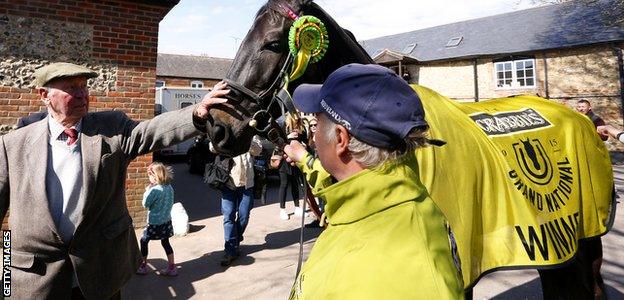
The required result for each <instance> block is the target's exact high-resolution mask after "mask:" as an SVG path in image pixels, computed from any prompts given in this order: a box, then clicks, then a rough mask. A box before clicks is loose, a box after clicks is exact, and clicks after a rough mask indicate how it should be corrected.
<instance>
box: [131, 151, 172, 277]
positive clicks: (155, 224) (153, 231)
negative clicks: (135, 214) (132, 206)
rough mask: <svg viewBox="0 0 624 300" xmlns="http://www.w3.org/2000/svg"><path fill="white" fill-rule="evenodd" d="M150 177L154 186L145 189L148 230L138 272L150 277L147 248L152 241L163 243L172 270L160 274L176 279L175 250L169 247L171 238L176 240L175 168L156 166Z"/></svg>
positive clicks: (144, 234) (142, 242) (149, 167)
mask: <svg viewBox="0 0 624 300" xmlns="http://www.w3.org/2000/svg"><path fill="white" fill-rule="evenodd" d="M147 175H148V176H149V181H150V184H149V185H148V186H147V187H145V193H143V206H144V207H145V208H147V210H148V214H147V226H146V227H145V229H144V230H143V236H142V237H141V254H142V255H143V259H142V261H141V265H140V266H139V269H138V270H137V274H139V275H145V274H147V244H148V243H149V241H150V240H160V243H161V244H162V246H163V248H164V249H165V253H166V254H167V260H168V261H169V266H168V267H167V268H166V269H162V270H160V275H164V276H176V275H178V270H177V269H176V266H175V262H174V259H173V248H171V244H169V238H170V237H171V236H173V226H172V225H171V207H173V188H172V187H171V184H170V183H171V181H172V180H173V172H172V170H171V167H169V166H165V165H163V164H162V163H159V162H155V163H152V164H151V165H149V166H148V167H147Z"/></svg>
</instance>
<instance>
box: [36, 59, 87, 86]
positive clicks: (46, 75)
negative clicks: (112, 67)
mask: <svg viewBox="0 0 624 300" xmlns="http://www.w3.org/2000/svg"><path fill="white" fill-rule="evenodd" d="M75 76H84V77H87V78H93V77H98V73H96V72H94V71H93V70H91V69H89V68H86V67H83V66H79V65H75V64H72V63H66V62H57V63H52V64H49V65H47V66H44V67H41V68H39V69H37V70H36V71H35V85H36V86H37V87H42V86H44V85H46V83H48V82H50V81H51V80H52V79H56V78H63V77H75Z"/></svg>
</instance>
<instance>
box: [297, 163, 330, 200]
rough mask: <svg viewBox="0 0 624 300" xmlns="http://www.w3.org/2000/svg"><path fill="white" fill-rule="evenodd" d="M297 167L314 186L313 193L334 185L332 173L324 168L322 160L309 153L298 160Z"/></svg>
mask: <svg viewBox="0 0 624 300" xmlns="http://www.w3.org/2000/svg"><path fill="white" fill-rule="evenodd" d="M297 167H299V169H300V170H301V172H303V174H305V176H306V180H307V181H308V183H309V184H310V186H311V187H312V193H314V194H316V192H317V191H319V190H321V189H323V188H326V187H328V186H330V185H332V177H331V175H330V174H329V173H328V172H327V171H326V170H325V169H324V168H323V166H322V165H321V161H320V160H318V159H316V158H314V157H312V156H310V153H307V154H306V155H305V156H304V157H303V159H302V160H301V161H299V162H297Z"/></svg>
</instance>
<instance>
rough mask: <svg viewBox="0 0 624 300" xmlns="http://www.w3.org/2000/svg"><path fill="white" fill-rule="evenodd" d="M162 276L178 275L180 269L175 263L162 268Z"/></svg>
mask: <svg viewBox="0 0 624 300" xmlns="http://www.w3.org/2000/svg"><path fill="white" fill-rule="evenodd" d="M160 275H162V276H178V269H177V268H176V266H175V265H169V267H167V268H166V269H162V270H160Z"/></svg>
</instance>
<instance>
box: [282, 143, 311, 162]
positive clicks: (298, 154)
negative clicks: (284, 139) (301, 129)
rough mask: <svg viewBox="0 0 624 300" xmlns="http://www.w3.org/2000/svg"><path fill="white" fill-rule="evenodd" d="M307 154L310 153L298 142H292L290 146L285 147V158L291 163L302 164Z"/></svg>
mask: <svg viewBox="0 0 624 300" xmlns="http://www.w3.org/2000/svg"><path fill="white" fill-rule="evenodd" d="M306 153H308V151H306V149H305V147H304V146H303V144H301V143H300V142H299V141H297V140H293V141H291V142H290V144H288V145H286V147H284V157H285V158H286V161H287V162H289V163H295V162H300V161H301V160H302V159H303V157H304V156H305V155H306Z"/></svg>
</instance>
